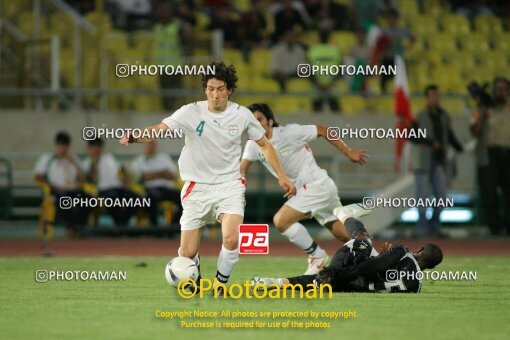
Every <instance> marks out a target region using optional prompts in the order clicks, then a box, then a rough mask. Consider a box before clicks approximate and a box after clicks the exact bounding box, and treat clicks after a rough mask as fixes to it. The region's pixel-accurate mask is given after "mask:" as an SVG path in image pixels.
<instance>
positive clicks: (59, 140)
mask: <svg viewBox="0 0 510 340" xmlns="http://www.w3.org/2000/svg"><path fill="white" fill-rule="evenodd" d="M55 144H63V145H70V144H71V136H70V135H69V134H68V133H67V132H65V131H59V132H58V133H57V135H56V136H55Z"/></svg>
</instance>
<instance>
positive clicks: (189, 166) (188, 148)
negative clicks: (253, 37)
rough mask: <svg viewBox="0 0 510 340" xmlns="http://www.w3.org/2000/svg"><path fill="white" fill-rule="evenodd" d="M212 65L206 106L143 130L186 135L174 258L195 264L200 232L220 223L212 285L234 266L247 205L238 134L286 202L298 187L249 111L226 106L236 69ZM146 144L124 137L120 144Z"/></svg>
mask: <svg viewBox="0 0 510 340" xmlns="http://www.w3.org/2000/svg"><path fill="white" fill-rule="evenodd" d="M211 65H212V66H213V67H215V73H214V75H208V74H207V75H204V76H203V77H202V88H203V89H204V92H205V94H206V95H207V100H206V101H199V102H195V103H191V104H188V105H184V106H183V107H181V108H180V109H179V110H177V111H176V112H175V113H174V114H172V115H171V116H169V117H167V118H165V119H164V120H163V121H162V122H161V123H159V124H158V125H155V126H151V127H147V128H145V129H147V130H149V131H150V130H153V131H154V132H156V131H160V130H165V129H182V131H183V132H184V134H185V145H184V148H183V149H182V152H181V156H180V158H179V171H180V174H181V177H182V179H183V180H184V181H185V184H184V186H183V188H182V192H181V200H182V206H183V214H182V217H181V220H180V224H181V245H180V248H179V251H178V253H179V256H185V257H189V258H191V259H193V260H194V261H195V262H196V263H197V264H199V254H198V251H199V246H200V237H201V232H202V227H203V226H204V225H206V224H209V223H213V222H215V220H218V221H219V222H220V223H221V231H222V238H223V245H222V248H221V251H220V254H219V257H218V264H217V273H216V279H217V280H218V281H219V282H220V283H226V282H227V281H228V278H229V277H230V274H231V272H232V270H233V268H234V265H235V264H236V262H237V261H238V256H239V251H238V238H239V225H240V224H242V223H243V217H244V207H245V204H246V201H245V196H244V194H245V190H246V180H245V179H244V178H243V177H242V176H241V173H240V158H241V136H242V134H243V133H245V132H246V133H247V135H248V138H249V139H250V140H252V141H253V142H254V143H256V144H257V145H258V146H259V147H260V150H261V152H262V153H263V154H264V157H265V158H266V159H267V161H268V162H269V164H271V166H272V167H273V168H274V169H275V172H276V174H277V176H278V181H279V184H280V186H281V187H282V188H283V189H284V190H285V195H284V197H287V198H289V197H291V196H292V195H294V194H295V192H296V187H295V186H294V184H293V183H292V182H291V181H290V180H289V179H288V178H287V176H286V175H285V173H284V172H283V169H282V166H281V164H280V162H279V160H278V156H277V155H276V152H275V150H274V148H273V146H272V145H271V143H269V141H268V140H267V138H266V136H265V131H264V128H263V127H262V126H261V125H260V123H259V122H258V121H257V120H256V119H255V117H254V116H253V114H252V113H251V111H250V110H248V109H247V108H245V107H243V106H241V105H239V104H236V103H233V102H230V101H229V97H230V96H231V94H232V93H233V92H234V89H235V88H236V82H237V76H236V71H235V68H234V66H232V65H231V66H228V67H227V66H226V65H225V64H224V63H223V62H213V63H212V64H211ZM149 140H150V139H148V138H144V139H135V138H133V137H132V136H126V137H124V138H123V139H122V140H121V141H120V143H121V144H124V145H127V144H129V143H132V142H147V141H149ZM220 287H221V286H220ZM218 292H219V290H218Z"/></svg>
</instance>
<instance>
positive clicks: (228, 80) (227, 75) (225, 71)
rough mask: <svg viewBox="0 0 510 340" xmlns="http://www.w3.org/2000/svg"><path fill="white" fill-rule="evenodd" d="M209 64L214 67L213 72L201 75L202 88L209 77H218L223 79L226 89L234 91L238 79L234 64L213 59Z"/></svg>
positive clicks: (205, 86) (204, 87)
mask: <svg viewBox="0 0 510 340" xmlns="http://www.w3.org/2000/svg"><path fill="white" fill-rule="evenodd" d="M209 66H211V67H212V68H214V74H209V73H206V74H204V75H203V76H202V88H203V89H204V90H205V89H206V88H207V82H208V81H209V79H218V80H222V81H224V82H225V85H227V89H229V90H232V92H234V90H235V89H236V87H237V85H236V83H237V79H238V78H237V75H236V68H235V67H234V65H230V66H227V65H225V63H224V62H223V61H213V62H212V63H211V64H210V65H209Z"/></svg>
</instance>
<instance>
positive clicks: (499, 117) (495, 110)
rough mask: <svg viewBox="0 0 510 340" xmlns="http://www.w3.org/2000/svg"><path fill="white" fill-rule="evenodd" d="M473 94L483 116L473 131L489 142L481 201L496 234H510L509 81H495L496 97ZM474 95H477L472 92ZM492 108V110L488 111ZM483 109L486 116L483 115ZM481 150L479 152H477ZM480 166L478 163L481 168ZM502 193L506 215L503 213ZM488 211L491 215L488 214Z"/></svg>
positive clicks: (487, 143) (479, 93)
mask: <svg viewBox="0 0 510 340" xmlns="http://www.w3.org/2000/svg"><path fill="white" fill-rule="evenodd" d="M471 92H472V95H473V96H474V97H475V98H477V99H478V101H479V102H480V103H481V104H482V105H480V106H481V110H480V111H481V114H479V115H475V117H476V118H477V119H475V122H474V124H473V126H472V129H471V130H472V132H473V134H475V135H476V136H477V137H478V140H479V144H480V143H482V145H481V146H483V144H484V143H485V141H486V145H487V155H486V156H488V166H486V168H483V167H482V169H481V170H482V172H481V173H480V172H479V175H480V176H481V177H483V180H482V181H481V182H479V183H480V185H481V187H482V188H484V189H483V190H481V192H480V194H481V195H482V201H484V200H485V201H484V202H485V203H483V204H484V206H486V210H485V211H486V213H487V218H488V223H489V228H490V230H491V232H492V233H493V235H503V234H504V233H505V231H506V234H507V235H510V108H509V102H508V94H509V93H508V92H509V82H508V80H507V79H504V78H496V79H495V80H494V82H493V97H492V98H491V97H490V95H488V94H487V93H486V92H485V89H484V88H481V89H480V88H479V90H478V91H471ZM473 92H475V93H473ZM489 108H491V109H489ZM482 110H483V114H482ZM477 151H478V149H477ZM480 165H483V163H482V164H480V163H479V169H480ZM498 189H499V190H501V193H502V196H503V197H502V199H503V202H504V203H503V207H504V209H503V210H504V213H501V205H502V203H501V200H500V196H499V195H498ZM489 209H491V210H490V212H489V211H488V210H489Z"/></svg>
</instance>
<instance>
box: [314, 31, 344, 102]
mask: <svg viewBox="0 0 510 340" xmlns="http://www.w3.org/2000/svg"><path fill="white" fill-rule="evenodd" d="M329 37H330V31H321V32H320V33H319V41H320V42H319V43H318V44H315V45H312V46H310V48H309V49H308V53H307V59H308V62H309V63H310V64H312V65H325V66H327V65H340V62H341V61H342V56H341V52H340V49H339V48H338V47H336V46H335V45H333V44H332V43H330V41H329ZM336 81H337V76H333V75H328V74H324V72H321V73H320V74H315V75H314V76H313V77H312V82H313V85H314V87H315V96H316V97H315V99H313V109H314V111H316V112H320V111H322V109H323V106H326V107H329V109H330V110H332V111H333V112H340V105H339V103H338V96H335V95H334V94H333V93H332V90H333V87H334V86H335V83H336Z"/></svg>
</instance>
